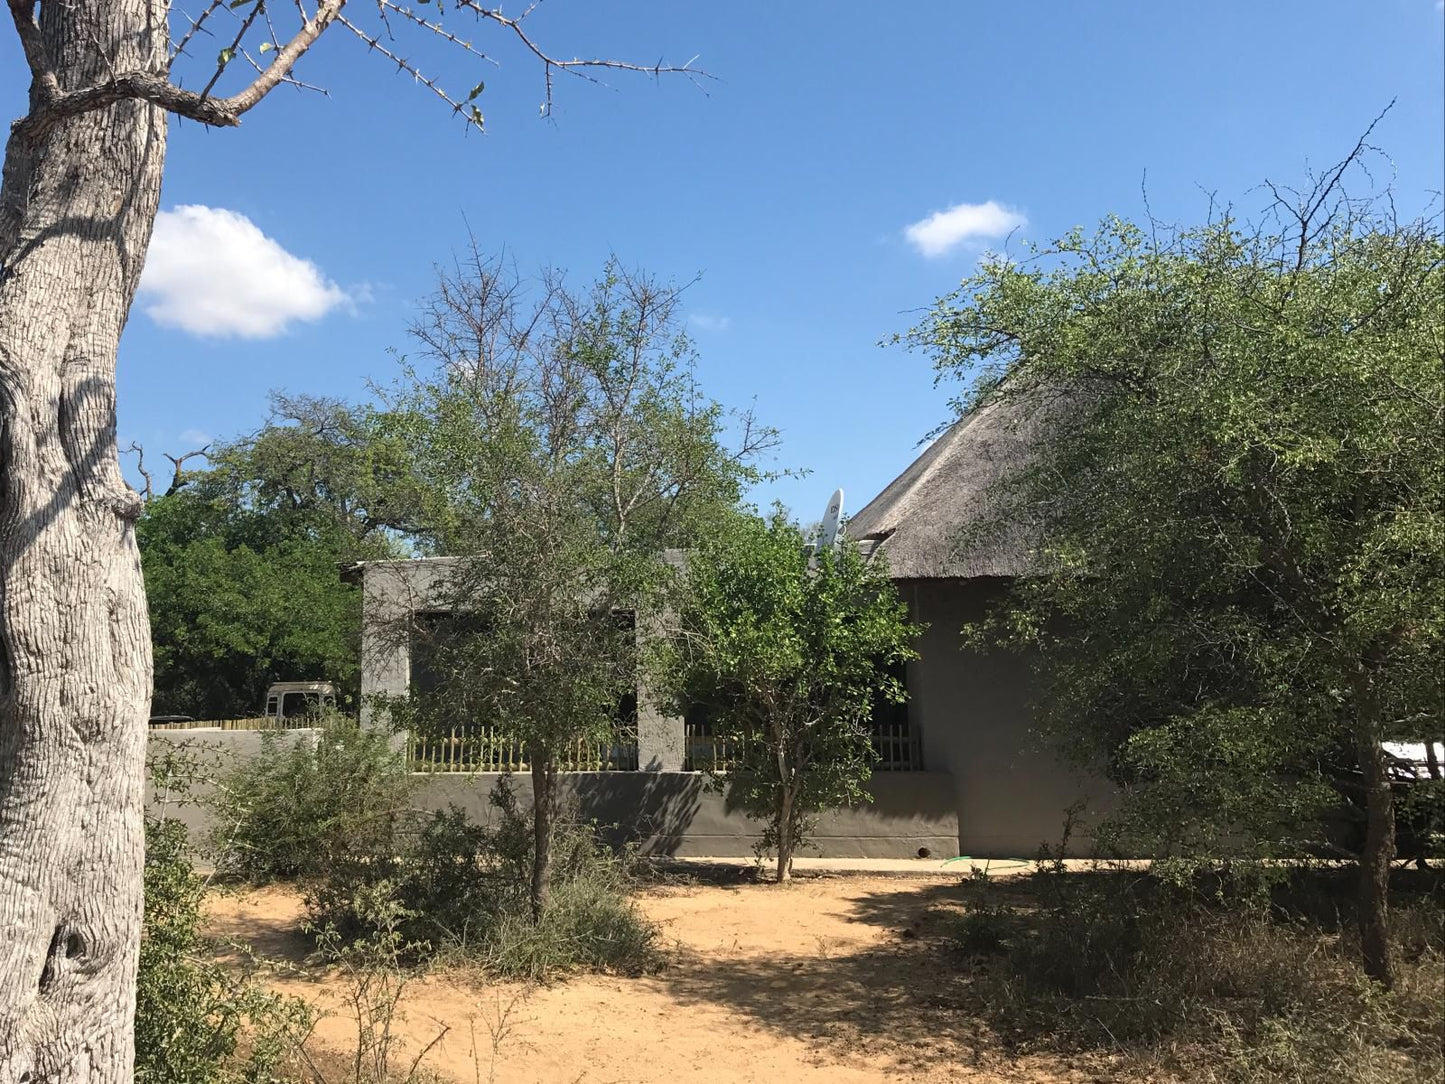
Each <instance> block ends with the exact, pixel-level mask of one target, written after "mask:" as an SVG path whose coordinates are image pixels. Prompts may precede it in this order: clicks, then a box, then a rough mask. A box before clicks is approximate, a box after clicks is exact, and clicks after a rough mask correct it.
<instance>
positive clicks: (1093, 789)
mask: <svg viewBox="0 0 1445 1084" xmlns="http://www.w3.org/2000/svg"><path fill="white" fill-rule="evenodd" d="M897 582H898V586H899V589H900V591H901V592H902V594H903V596H904V598H905V599H906V600H907V602H908V606H909V610H910V613H911V615H912V616H913V618H914V619H915V620H917V621H921V622H924V623H926V624H927V625H928V629H927V631H926V632H925V633H924V634H923V637H922V638H921V640H920V642H919V643H918V645H917V646H918V649H919V654H920V656H921V658H919V659H918V660H916V661H915V662H913V663H910V665H909V671H908V687H909V696H910V707H909V711H910V715H909V722H910V725H911V726H913V727H915V728H916V732H917V733H918V734H919V736H920V739H921V746H922V750H923V764H924V767H925V768H927V769H929V770H930V771H940V772H947V773H948V774H949V775H950V776H951V777H952V780H953V787H954V802H955V810H956V812H957V816H958V832H959V839H958V844H959V851H960V853H962V854H966V855H972V856H975V857H979V858H986V857H994V858H1002V857H1010V858H1018V857H1025V858H1027V857H1032V856H1033V855H1034V854H1036V853H1037V851H1038V849H1039V845H1040V844H1041V843H1049V844H1050V845H1053V846H1057V844H1058V843H1059V840H1060V836H1061V833H1062V830H1063V823H1064V816H1065V810H1066V809H1067V808H1068V807H1069V806H1070V805H1071V804H1072V803H1074V802H1076V801H1078V800H1080V799H1087V801H1088V806H1087V809H1086V815H1085V817H1084V819H1083V826H1084V828H1085V829H1086V828H1087V822H1088V815H1087V814H1088V813H1089V812H1096V811H1098V810H1101V809H1105V808H1107V807H1108V803H1109V798H1110V795H1111V788H1110V787H1109V784H1108V783H1107V782H1106V781H1105V780H1103V779H1102V778H1101V777H1099V776H1097V775H1093V774H1090V773H1086V772H1083V771H1080V770H1077V769H1073V768H1071V767H1069V766H1067V765H1065V764H1063V763H1062V762H1061V761H1060V760H1059V758H1058V755H1057V753H1056V751H1055V750H1054V749H1052V748H1051V747H1050V746H1049V745H1048V744H1047V743H1046V741H1045V740H1044V739H1043V738H1042V736H1040V735H1039V734H1038V733H1037V732H1035V731H1034V729H1033V715H1032V711H1031V709H1030V707H1029V699H1030V696H1031V690H1032V688H1033V684H1034V682H1033V677H1032V675H1031V673H1030V666H1029V660H1028V659H1027V658H1026V657H1024V656H1020V655H1017V654H1012V653H1009V652H1004V651H996V652H990V653H988V654H980V653H978V652H975V651H964V650H962V649H961V647H960V644H959V632H960V629H961V628H962V626H963V623H964V622H965V621H968V620H971V619H974V618H977V617H980V616H982V614H983V612H984V607H985V605H986V603H987V602H988V600H989V599H990V598H991V597H996V596H997V594H998V592H1000V591H1001V590H1002V589H1003V586H1004V583H1005V582H1006V581H1004V580H1001V579H968V580H964V579H909V580H900V581H897ZM1088 846H1089V838H1088V835H1087V831H1086V830H1085V831H1084V832H1083V833H1082V834H1081V835H1077V836H1076V837H1075V839H1074V842H1073V846H1072V848H1071V849H1072V850H1073V851H1074V852H1075V853H1077V852H1079V851H1080V850H1087V848H1088Z"/></svg>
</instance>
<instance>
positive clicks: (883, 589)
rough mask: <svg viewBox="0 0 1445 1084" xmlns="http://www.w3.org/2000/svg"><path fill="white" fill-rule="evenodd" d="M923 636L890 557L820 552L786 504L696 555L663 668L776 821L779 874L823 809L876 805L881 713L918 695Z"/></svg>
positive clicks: (750, 794)
mask: <svg viewBox="0 0 1445 1084" xmlns="http://www.w3.org/2000/svg"><path fill="white" fill-rule="evenodd" d="M921 631H922V630H921V628H919V627H918V626H916V625H913V624H911V623H910V622H909V621H908V618H907V607H906V606H905V605H904V603H903V602H902V601H901V600H900V599H899V598H898V595H897V592H896V590H895V589H894V587H893V584H892V581H890V580H889V579H888V573H887V569H886V567H885V566H884V563H883V561H882V560H881V558H880V559H878V560H875V561H868V560H865V559H864V557H863V556H862V555H861V554H860V553H859V551H858V550H857V548H855V547H854V546H851V545H843V546H840V547H839V548H837V549H831V548H829V549H824V550H822V551H821V552H819V553H817V554H816V555H813V554H811V551H810V547H809V546H807V545H806V539H805V537H804V535H803V532H802V531H801V530H800V529H799V528H798V527H797V526H796V525H794V524H793V523H791V522H789V521H788V519H787V518H786V516H785V515H784V514H783V513H782V512H781V511H776V512H774V514H773V515H772V517H771V518H770V519H767V520H763V519H760V518H758V517H756V516H746V517H739V519H738V520H737V521H736V522H735V523H734V524H733V525H732V527H731V529H729V530H726V531H723V532H719V533H718V534H717V535H715V536H713V537H711V538H707V539H704V540H702V542H701V544H700V545H699V546H698V547H697V548H696V549H695V550H694V551H692V552H691V553H690V554H689V556H688V562H687V573H686V589H685V602H684V603H683V604H682V605H681V607H680V609H679V612H678V625H677V628H676V630H675V635H674V636H673V637H672V638H671V643H670V645H669V646H668V647H667V648H666V649H665V650H664V652H663V653H662V657H661V659H660V661H659V663H658V666H659V669H660V671H661V672H662V673H663V674H664V675H666V680H668V681H669V682H670V684H671V686H672V692H673V698H674V700H675V701H676V702H677V706H678V708H679V710H691V711H694V712H698V711H700V712H702V713H704V714H705V715H706V717H707V718H708V719H709V720H710V721H711V723H712V728H713V737H714V739H715V741H717V742H719V743H721V746H722V747H723V748H725V749H726V750H727V751H728V752H727V759H726V764H725V769H726V772H725V775H723V776H720V777H719V778H720V780H722V781H724V782H725V783H726V786H727V789H728V793H729V796H730V797H731V798H732V799H733V800H736V801H738V802H739V803H740V804H741V806H742V807H743V808H744V809H745V810H746V811H747V812H748V813H749V814H750V815H751V816H753V817H755V818H758V819H760V820H762V821H763V822H764V823H765V825H766V827H765V829H764V831H763V835H762V839H761V841H760V844H759V846H760V848H762V849H765V850H775V851H776V852H777V856H778V872H777V877H778V880H779V882H783V881H787V880H788V879H789V878H790V876H791V873H792V864H793V855H794V852H795V851H796V849H797V848H798V847H799V846H800V845H802V844H804V843H805V842H806V836H807V833H808V831H809V830H810V826H811V824H812V820H813V818H814V816H815V815H816V814H817V813H818V812H820V811H822V810H825V809H833V808H837V807H839V806H845V805H852V804H854V803H857V802H861V801H868V800H869V795H868V791H867V784H868V778H869V776H870V774H871V773H872V770H873V767H874V765H875V764H876V763H877V754H876V752H875V750H874V747H873V740H872V732H871V730H870V727H869V721H870V717H871V713H872V711H873V709H874V707H875V705H877V704H879V703H880V702H887V701H894V702H901V701H902V700H903V699H904V695H905V693H904V688H903V685H902V682H901V681H899V679H898V677H897V676H896V675H897V670H898V667H899V666H900V665H901V664H902V663H903V662H905V661H906V660H908V659H911V658H914V657H916V653H915V652H914V650H913V648H912V647H911V646H910V645H911V644H912V642H913V640H914V639H915V638H916V637H917V635H918V634H919V633H920V632H921Z"/></svg>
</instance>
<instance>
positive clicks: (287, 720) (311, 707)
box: [264, 681, 336, 730]
mask: <svg viewBox="0 0 1445 1084" xmlns="http://www.w3.org/2000/svg"><path fill="white" fill-rule="evenodd" d="M335 708H336V686H335V685H333V684H331V682H329V681H278V682H275V683H274V684H273V685H272V686H271V687H270V688H269V689H267V690H266V711H265V713H264V714H265V716H266V718H267V719H268V720H270V721H272V722H273V723H274V724H275V725H276V726H277V727H278V728H280V729H283V730H284V729H286V728H288V727H298V726H306V725H307V720H309V719H314V718H315V717H316V716H318V715H320V714H321V713H322V712H323V711H333V710H335Z"/></svg>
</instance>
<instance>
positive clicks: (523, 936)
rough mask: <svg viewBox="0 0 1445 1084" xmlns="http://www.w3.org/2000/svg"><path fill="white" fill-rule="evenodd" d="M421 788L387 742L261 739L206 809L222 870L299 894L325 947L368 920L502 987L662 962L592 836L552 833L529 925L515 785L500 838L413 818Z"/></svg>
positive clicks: (327, 736) (617, 870) (622, 862)
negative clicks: (539, 904) (297, 888)
mask: <svg viewBox="0 0 1445 1084" xmlns="http://www.w3.org/2000/svg"><path fill="white" fill-rule="evenodd" d="M414 780H415V777H414V776H412V775H410V774H409V773H408V771H407V769H406V765H405V762H404V761H403V760H402V758H401V757H400V756H399V755H398V754H397V753H395V752H394V751H393V750H392V749H391V747H390V745H389V744H388V742H387V736H386V735H385V734H378V733H371V732H367V731H361V730H358V729H356V728H355V727H347V726H333V727H331V728H328V729H327V730H326V731H325V733H324V734H323V735H322V736H321V738H320V740H319V741H318V743H317V744H316V746H315V747H314V748H313V747H312V746H311V744H310V743H308V742H305V741H296V740H295V739H292V740H290V741H287V740H285V739H284V738H273V739H270V740H267V741H266V744H265V746H264V748H263V749H262V751H261V753H260V755H258V756H257V757H255V758H254V759H252V760H250V761H248V762H246V763H245V764H242V765H240V766H238V767H236V768H234V769H232V771H231V772H230V773H229V774H228V775H226V776H225V777H224V778H223V779H222V785H221V787H220V788H218V791H217V796H216V797H215V798H213V800H212V807H213V812H214V813H215V815H216V819H217V822H218V823H217V827H216V829H215V830H214V831H213V833H212V842H213V844H214V845H216V846H218V847H219V848H221V850H220V853H219V856H218V859H217V867H218V869H220V870H222V871H223V872H225V873H226V874H228V875H230V876H234V877H238V878H242V879H245V880H247V881H253V882H256V881H266V880H271V879H278V878H285V879H295V880H298V881H300V882H301V884H302V886H303V892H304V897H305V902H306V908H307V913H308V918H309V921H310V923H311V925H312V927H313V928H314V929H315V930H317V931H325V932H326V934H327V936H328V937H330V938H331V939H333V941H334V940H335V939H340V941H341V942H343V943H346V942H352V941H364V940H366V939H368V938H374V937H376V936H378V934H379V932H381V931H379V930H378V928H377V924H376V921H375V915H377V914H379V913H385V914H386V915H387V916H388V923H389V926H388V928H389V929H390V930H392V931H393V932H395V934H396V935H397V936H398V937H399V938H400V939H401V941H402V943H404V944H405V945H406V946H407V952H408V954H409V955H411V956H413V957H421V956H427V957H436V956H457V957H461V958H465V959H467V960H469V961H473V962H476V963H479V964H481V965H482V966H484V967H486V968H487V969H489V970H491V971H493V972H495V973H497V974H500V975H506V976H511V977H525V978H534V979H535V978H543V977H545V976H547V975H549V974H552V973H554V972H557V971H563V970H568V969H572V968H579V967H589V968H603V969H608V970H617V971H637V970H641V969H643V968H646V967H648V966H651V964H652V963H653V962H655V960H656V958H657V951H656V940H657V931H656V929H655V927H653V926H652V925H651V924H650V923H649V922H648V921H647V920H646V918H645V917H644V916H643V915H642V914H641V912H640V911H639V910H638V909H637V908H636V907H635V906H634V905H633V903H632V901H631V900H630V898H629V892H630V890H631V888H632V879H631V876H630V873H629V869H628V863H627V861H626V859H625V857H624V856H620V855H617V854H614V853H613V852H612V851H611V850H609V849H608V848H606V847H604V846H603V845H601V844H600V843H599V842H598V839H597V833H596V830H595V828H594V827H593V826H592V825H590V824H584V823H580V822H578V821H577V820H576V819H575V818H574V817H569V816H568V815H566V812H565V811H564V812H563V815H561V816H559V817H558V818H557V822H556V826H555V829H554V834H553V842H552V893H551V900H550V902H549V904H548V906H547V909H546V910H545V911H544V912H543V914H542V916H541V918H540V919H539V920H536V921H534V920H533V917H532V911H531V902H530V901H531V895H530V888H531V876H532V855H533V848H534V846H535V843H534V836H533V832H532V819H531V813H530V810H529V809H524V808H523V806H522V805H521V804H520V803H519V802H518V800H517V796H516V792H515V791H514V790H513V789H512V786H511V783H510V781H509V780H508V779H507V778H506V777H504V778H503V779H502V780H501V781H500V782H498V784H497V785H496V787H495V788H493V790H492V793H491V795H490V801H491V805H492V808H493V811H494V816H493V818H492V821H493V823H492V824H490V825H487V826H482V825H478V824H475V823H473V822H471V821H470V820H468V818H467V816H466V814H465V812H464V811H463V810H461V809H458V808H457V807H455V806H452V807H450V808H448V809H447V810H445V811H437V812H433V813H430V814H427V813H424V812H421V811H418V810H416V809H414V808H413V806H412V798H413V796H414V786H415V782H414ZM378 894H381V895H383V896H385V897H386V898H387V899H388V900H389V901H390V903H389V905H388V906H387V907H385V908H379V907H378V906H377V903H376V901H377V897H378Z"/></svg>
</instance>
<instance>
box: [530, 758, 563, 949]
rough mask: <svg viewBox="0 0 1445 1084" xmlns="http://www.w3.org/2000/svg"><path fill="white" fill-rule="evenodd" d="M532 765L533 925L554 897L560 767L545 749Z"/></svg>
mask: <svg viewBox="0 0 1445 1084" xmlns="http://www.w3.org/2000/svg"><path fill="white" fill-rule="evenodd" d="M530 760H531V761H532V842H533V847H534V848H535V849H534V851H533V854H532V921H533V922H540V921H542V913H543V912H544V911H546V910H547V900H548V898H549V897H550V896H551V894H552V822H553V820H554V819H555V816H554V815H555V813H556V810H557V764H556V761H555V760H553V758H552V754H551V753H550V752H549V751H548V750H546V749H545V748H543V747H542V746H541V745H534V746H533V747H532V749H531V750H530Z"/></svg>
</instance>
